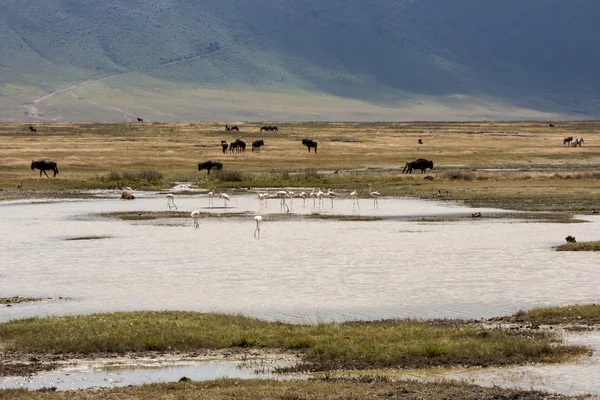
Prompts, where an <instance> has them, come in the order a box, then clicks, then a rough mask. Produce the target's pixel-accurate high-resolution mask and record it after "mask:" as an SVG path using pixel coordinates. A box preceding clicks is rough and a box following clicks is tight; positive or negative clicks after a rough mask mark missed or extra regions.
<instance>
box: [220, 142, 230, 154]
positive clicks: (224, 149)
mask: <svg viewBox="0 0 600 400" xmlns="http://www.w3.org/2000/svg"><path fill="white" fill-rule="evenodd" d="M221 147H222V148H223V153H226V152H227V148H228V147H229V145H228V144H227V141H226V140H221Z"/></svg>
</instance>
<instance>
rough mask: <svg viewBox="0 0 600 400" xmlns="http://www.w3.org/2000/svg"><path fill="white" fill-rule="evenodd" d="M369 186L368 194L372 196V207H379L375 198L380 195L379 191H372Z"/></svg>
mask: <svg viewBox="0 0 600 400" xmlns="http://www.w3.org/2000/svg"><path fill="white" fill-rule="evenodd" d="M371 186H372V185H369V195H371V197H372V198H373V208H375V206H377V208H379V200H377V199H378V198H379V197H381V194H380V193H379V192H374V191H372V190H371Z"/></svg>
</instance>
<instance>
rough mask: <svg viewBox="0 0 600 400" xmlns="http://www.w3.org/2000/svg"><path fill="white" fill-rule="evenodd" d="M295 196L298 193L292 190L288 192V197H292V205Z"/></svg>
mask: <svg viewBox="0 0 600 400" xmlns="http://www.w3.org/2000/svg"><path fill="white" fill-rule="evenodd" d="M294 196H296V193H294V192H292V191H291V190H290V191H289V192H288V197H289V198H290V205H292V204H293V203H294Z"/></svg>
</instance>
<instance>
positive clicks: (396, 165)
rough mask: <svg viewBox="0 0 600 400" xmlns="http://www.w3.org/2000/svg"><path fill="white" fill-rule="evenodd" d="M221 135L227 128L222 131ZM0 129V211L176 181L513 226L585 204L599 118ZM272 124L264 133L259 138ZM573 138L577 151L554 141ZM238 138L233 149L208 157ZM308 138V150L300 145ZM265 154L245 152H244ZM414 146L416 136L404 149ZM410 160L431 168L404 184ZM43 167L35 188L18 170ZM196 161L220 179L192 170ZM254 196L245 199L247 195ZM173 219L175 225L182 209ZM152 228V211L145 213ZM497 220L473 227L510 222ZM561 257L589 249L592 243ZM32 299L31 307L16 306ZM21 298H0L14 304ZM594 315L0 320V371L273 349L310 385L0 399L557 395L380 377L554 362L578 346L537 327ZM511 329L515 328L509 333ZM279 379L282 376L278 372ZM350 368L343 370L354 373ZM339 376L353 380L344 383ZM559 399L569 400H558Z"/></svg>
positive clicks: (191, 385) (593, 176)
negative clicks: (443, 206)
mask: <svg viewBox="0 0 600 400" xmlns="http://www.w3.org/2000/svg"><path fill="white" fill-rule="evenodd" d="M225 124H228V125H237V126H238V127H239V129H240V130H239V131H227V130H225ZM33 125H34V126H35V128H36V132H35V133H32V132H31V131H30V130H29V128H28V127H29V124H27V125H24V124H2V125H0V137H1V138H2V145H1V146H0V160H1V161H0V172H1V174H0V189H1V190H0V200H2V201H12V200H22V199H47V198H51V199H68V198H83V199H85V198H90V197H92V196H97V192H96V191H94V190H96V189H102V190H110V189H113V190H119V191H121V190H126V188H131V189H133V190H136V191H140V190H148V191H164V192H165V193H166V191H168V190H169V189H170V188H171V187H173V186H174V185H177V184H181V183H186V184H189V187H190V188H193V189H204V191H202V190H200V191H197V192H193V193H196V194H198V195H204V194H205V193H206V192H208V191H209V190H216V191H227V192H228V193H258V192H259V191H264V190H270V191H277V190H280V189H285V190H289V189H293V190H295V191H297V192H300V191H306V192H309V191H310V190H312V189H314V188H321V189H322V190H326V189H328V188H330V189H331V190H334V191H336V192H337V193H338V194H339V195H340V196H344V197H349V193H350V192H351V191H353V190H356V191H358V193H359V196H360V197H363V198H369V197H370V196H369V193H368V192H369V191H368V188H369V186H370V185H371V186H372V188H373V190H377V191H378V192H380V193H381V195H382V196H389V197H400V196H407V197H416V198H422V199H437V200H442V201H454V202H459V203H464V204H467V205H471V206H475V207H491V208H500V209H507V210H514V211H518V212H520V214H519V218H530V219H535V220H541V221H554V222H557V221H558V222H563V223H565V224H568V223H575V222H578V221H577V220H575V219H574V218H573V216H574V215H575V214H579V215H581V214H595V213H597V212H598V210H599V209H600V205H599V204H598V203H599V202H598V199H599V198H600V172H599V169H598V168H599V166H600V144H598V138H599V133H600V122H597V121H581V122H554V123H553V125H554V126H550V125H549V123H548V122H547V121H531V122H435V123H429V122H408V123H384V122H382V123H350V122H346V123H342V122H340V123H278V122H268V123H261V124H258V123H245V122H241V121H234V122H227V123H225V122H223V123H219V124H217V123H159V122H144V123H120V124H102V123H40V124H33ZM263 125H277V127H278V130H277V131H261V129H260V128H261V126H263ZM568 137H572V138H573V139H579V138H583V139H584V141H583V143H582V145H581V146H580V147H573V146H571V145H570V144H569V143H565V140H564V139H565V138H568ZM236 138H240V139H242V140H244V141H245V142H246V143H247V147H246V150H245V152H240V153H237V152H229V151H226V152H223V149H222V147H221V141H222V140H225V141H226V142H228V143H231V142H233V141H234V140H235V139H236ZM305 138H309V139H313V140H315V141H317V142H318V151H317V152H316V153H315V152H314V150H312V149H311V151H310V152H309V151H308V149H307V147H305V146H304V145H303V144H302V143H301V142H302V139H305ZM258 139H262V140H263V141H264V146H263V147H262V148H261V149H260V152H258V151H254V152H253V151H251V147H252V146H251V143H252V142H253V141H254V140H258ZM419 139H420V141H419ZM417 158H425V159H428V160H432V161H433V162H434V168H433V169H432V170H427V171H425V172H424V173H421V171H420V170H414V171H413V173H412V174H403V173H402V170H403V168H404V166H405V164H406V163H407V162H409V161H412V160H415V159H417ZM40 159H45V160H52V161H55V162H57V164H58V169H59V173H58V175H57V176H56V177H52V174H51V173H50V171H49V174H50V176H51V177H50V178H47V177H46V176H44V175H42V176H41V177H40V175H39V171H37V170H35V171H32V170H31V168H30V164H31V161H32V160H40ZM207 160H212V161H218V162H221V163H222V164H223V169H222V170H220V171H217V170H212V171H211V173H210V174H207V171H206V170H202V171H199V170H198V168H197V164H198V163H199V162H204V161H207ZM257 201H258V199H257ZM186 215H187V214H186ZM157 217H160V216H157ZM511 217H514V215H512V214H502V215H501V216H499V215H497V216H489V217H488V216H486V215H483V216H482V218H511ZM577 245H580V244H579V243H575V244H573V243H571V244H569V246H572V247H571V248H565V250H597V247H598V244H597V243H595V242H592V243H591V244H590V243H588V244H585V245H584V246H580V247H573V246H577ZM28 300H31V301H35V300H37V299H28ZM20 301H23V299H21V298H13V299H7V298H3V299H2V304H4V306H6V305H10V306H14V307H18V306H19V302H20ZM598 321H600V307H598V306H597V305H593V304H590V305H573V306H569V307H556V308H547V309H546V308H544V309H534V310H529V311H523V312H519V313H518V314H515V315H512V316H506V317H504V318H497V319H495V320H494V321H480V320H478V321H466V320H414V319H406V320H405V319H402V320H384V321H354V322H352V321H350V322H343V323H318V324H307V325H301V324H287V323H282V322H267V321H263V320H259V319H254V318H249V317H245V316H241V315H223V314H204V313H194V312H174V311H156V312H117V313H110V314H93V315H86V316H68V317H49V318H33V319H26V320H15V321H10V322H7V323H2V324H0V352H2V354H3V361H2V362H0V376H11V375H26V374H30V373H35V372H36V371H39V370H44V369H48V368H53V366H54V364H53V363H54V362H55V361H56V360H59V359H60V360H64V359H70V358H72V359H76V358H82V357H86V358H93V357H100V356H106V355H112V356H122V355H125V354H127V355H130V356H131V355H134V356H135V355H136V354H138V355H142V354H148V353H156V354H165V353H174V352H175V353H177V352H178V353H194V352H204V351H230V352H233V353H235V352H237V353H244V352H280V353H282V354H287V355H291V356H293V357H295V358H296V359H297V360H298V363H296V364H295V365H294V366H292V367H289V371H292V372H302V373H306V372H309V373H310V374H311V375H309V376H310V378H309V379H303V380H291V381H278V380H228V379H226V380H218V381H211V382H189V381H188V382H176V383H166V384H152V385H143V386H136V387H126V388H114V389H94V390H80V391H67V392H56V391H52V390H39V391H27V390H14V389H9V390H2V391H0V398H2V399H4V398H6V399H9V398H10V399H70V398H78V399H81V398H90V399H92V398H123V399H130V398H131V399H133V398H145V399H149V398H157V399H158V398H214V399H226V398H269V399H271V398H280V399H309V398H322V399H346V398H365V397H370V398H398V399H401V398H406V399H416V398H431V399H442V398H464V399H487V398H489V399H492V398H507V399H508V398H519V399H543V398H557V399H558V398H567V396H560V395H552V394H547V393H543V392H537V391H526V390H517V389H502V388H498V387H487V388H485V387H479V386H475V385H470V384H468V383H456V382H449V381H440V382H433V383H432V382H429V383H426V382H416V381H407V380H402V379H397V378H390V377H389V376H388V375H386V374H384V373H382V372H381V371H382V370H383V369H389V368H399V369H412V368H419V369H435V368H448V367H457V366H460V367H487V366H503V365H522V364H528V363H536V362H541V363H559V362H565V361H569V360H573V359H576V358H578V357H582V356H585V355H586V354H589V352H590V349H589V348H586V347H581V346H572V345H566V344H564V343H562V341H561V339H560V336H559V335H557V334H555V333H554V332H553V330H552V329H540V326H551V327H561V328H576V329H591V330H595V329H598V326H599V324H598ZM515 327H517V328H518V329H515ZM289 371H288V372H289ZM357 371H359V372H361V373H360V374H356V372H357ZM350 372H352V373H350ZM572 398H574V397H572Z"/></svg>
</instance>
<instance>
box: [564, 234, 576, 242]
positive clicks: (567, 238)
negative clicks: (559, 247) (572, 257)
mask: <svg viewBox="0 0 600 400" xmlns="http://www.w3.org/2000/svg"><path fill="white" fill-rule="evenodd" d="M565 240H566V241H567V243H576V242H577V240H575V236H571V235H569V236H567V237H566V238H565Z"/></svg>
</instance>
